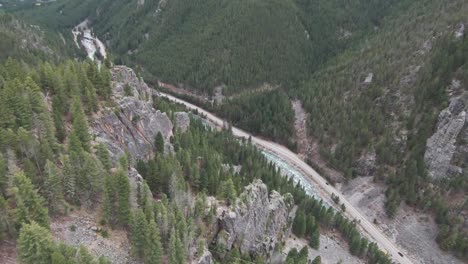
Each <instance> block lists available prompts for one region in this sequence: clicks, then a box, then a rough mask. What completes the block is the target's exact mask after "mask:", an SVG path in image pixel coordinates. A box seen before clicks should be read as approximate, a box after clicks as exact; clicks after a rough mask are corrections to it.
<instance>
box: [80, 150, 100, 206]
mask: <svg viewBox="0 0 468 264" xmlns="http://www.w3.org/2000/svg"><path fill="white" fill-rule="evenodd" d="M83 159H84V162H83V166H82V168H81V171H80V175H79V177H78V178H77V187H78V193H79V194H80V196H81V198H82V199H81V200H82V201H83V202H85V203H87V206H88V207H91V206H92V205H94V204H95V200H96V198H97V195H98V194H99V193H100V192H101V190H102V184H103V181H104V175H105V173H104V169H103V168H102V165H101V163H100V162H99V160H96V159H95V158H94V157H93V156H91V155H90V154H88V153H84V156H83Z"/></svg>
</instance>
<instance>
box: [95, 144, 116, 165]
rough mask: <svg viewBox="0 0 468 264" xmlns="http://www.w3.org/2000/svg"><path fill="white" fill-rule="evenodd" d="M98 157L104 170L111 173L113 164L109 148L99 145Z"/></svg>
mask: <svg viewBox="0 0 468 264" xmlns="http://www.w3.org/2000/svg"><path fill="white" fill-rule="evenodd" d="M96 155H97V156H98V158H99V160H100V161H101V163H102V165H103V166H104V169H106V171H109V170H110V169H111V168H112V162H111V159H110V156H109V150H107V147H106V146H105V145H104V144H103V143H99V145H97V149H96Z"/></svg>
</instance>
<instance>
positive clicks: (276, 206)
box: [215, 180, 296, 256]
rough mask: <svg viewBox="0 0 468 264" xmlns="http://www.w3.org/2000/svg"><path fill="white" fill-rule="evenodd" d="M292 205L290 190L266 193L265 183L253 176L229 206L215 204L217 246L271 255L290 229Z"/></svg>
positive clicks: (292, 214)
mask: <svg viewBox="0 0 468 264" xmlns="http://www.w3.org/2000/svg"><path fill="white" fill-rule="evenodd" d="M295 212H296V207H295V206H294V201H293V198H292V196H291V195H290V194H286V195H284V196H281V195H280V194H279V193H278V192H276V191H272V192H271V193H270V194H269V193H268V189H267V186H266V185H265V184H264V183H263V182H262V181H261V180H256V181H254V182H253V183H252V184H250V185H249V186H247V187H245V190H244V192H243V193H242V194H241V195H240V196H239V198H238V199H237V200H236V202H235V203H234V204H233V205H232V206H230V207H229V208H218V225H219V226H218V228H219V232H218V234H217V237H216V238H215V243H216V244H217V246H220V247H225V248H226V249H227V250H231V249H232V248H233V247H236V248H238V249H239V250H240V252H241V253H242V254H253V255H262V256H271V254H272V253H273V252H274V251H275V249H276V247H277V245H279V244H281V242H282V241H284V240H285V239H286V238H287V237H288V236H289V233H290V230H291V225H292V223H293V220H294V216H295Z"/></svg>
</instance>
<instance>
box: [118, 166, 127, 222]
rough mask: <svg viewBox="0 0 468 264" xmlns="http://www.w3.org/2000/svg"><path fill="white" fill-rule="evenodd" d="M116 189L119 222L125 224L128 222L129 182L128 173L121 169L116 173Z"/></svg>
mask: <svg viewBox="0 0 468 264" xmlns="http://www.w3.org/2000/svg"><path fill="white" fill-rule="evenodd" d="M116 190H117V193H118V194H119V195H118V197H117V199H118V200H117V204H118V208H119V209H118V219H119V223H120V224H121V225H123V226H126V225H128V224H130V182H129V180H128V175H127V174H126V173H125V172H123V171H119V172H117V174H116Z"/></svg>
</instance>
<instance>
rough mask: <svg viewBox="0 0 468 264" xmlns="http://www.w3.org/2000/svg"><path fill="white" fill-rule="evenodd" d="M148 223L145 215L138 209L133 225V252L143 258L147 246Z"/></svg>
mask: <svg viewBox="0 0 468 264" xmlns="http://www.w3.org/2000/svg"><path fill="white" fill-rule="evenodd" d="M147 235H148V223H147V222H146V217H145V214H144V213H143V211H142V210H141V209H137V210H136V211H135V213H134V217H133V225H132V251H133V254H135V256H137V257H139V258H143V257H144V256H145V248H146V246H148V245H147V241H148V238H147Z"/></svg>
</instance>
